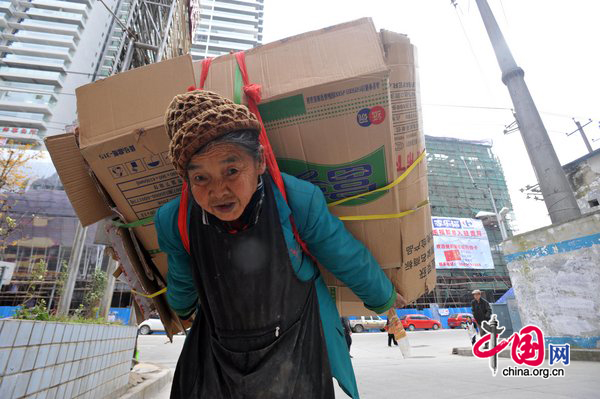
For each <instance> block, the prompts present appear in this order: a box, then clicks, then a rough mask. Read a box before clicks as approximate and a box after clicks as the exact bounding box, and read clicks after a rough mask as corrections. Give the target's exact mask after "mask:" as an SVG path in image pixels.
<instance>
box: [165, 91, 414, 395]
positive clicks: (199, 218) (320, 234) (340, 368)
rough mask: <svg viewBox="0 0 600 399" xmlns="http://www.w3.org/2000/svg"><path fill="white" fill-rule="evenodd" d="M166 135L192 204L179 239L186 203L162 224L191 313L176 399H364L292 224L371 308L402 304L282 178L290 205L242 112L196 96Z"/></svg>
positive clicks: (330, 222) (182, 303) (175, 297)
mask: <svg viewBox="0 0 600 399" xmlns="http://www.w3.org/2000/svg"><path fill="white" fill-rule="evenodd" d="M165 125H166V129H167V132H168V134H169V136H170V137H171V146H170V155H171V158H172V160H173V164H174V165H175V168H176V170H177V172H178V173H179V175H180V176H181V177H182V178H183V179H184V180H185V181H186V182H187V185H188V186H189V195H190V198H191V200H190V201H189V205H188V208H187V209H183V211H182V212H183V215H184V218H185V216H186V215H187V218H186V219H187V231H183V234H180V232H181V227H180V225H181V217H180V216H179V217H178V214H179V213H180V210H179V208H180V206H181V204H180V199H179V198H178V199H175V200H173V201H171V202H169V203H167V204H165V205H164V206H162V207H161V208H160V209H159V210H158V212H157V213H156V216H155V225H156V230H157V232H158V240H159V244H160V248H161V250H162V251H164V252H166V253H167V254H168V259H169V272H168V291H167V300H168V302H169V305H170V306H171V308H172V309H173V310H174V311H175V312H176V313H177V314H178V315H179V316H180V317H181V318H183V319H190V318H192V316H193V315H194V314H195V318H194V321H193V325H192V329H191V332H190V334H189V335H188V336H187V338H186V341H185V344H184V347H183V351H182V353H181V356H180V358H179V362H178V364H177V369H176V372H175V378H174V382H173V388H172V391H171V398H185V399H189V398H211V399H219V398H261V399H270V398H282V399H284V398H285V399H289V398H333V397H334V389H333V382H332V377H335V378H336V379H337V380H338V383H339V384H340V386H341V387H342V389H343V390H344V391H345V392H346V393H347V394H348V395H349V396H351V397H353V398H358V389H357V387H356V381H355V377H354V372H353V370H352V365H351V363H350V357H349V353H348V347H347V345H346V342H345V339H344V333H343V328H342V325H341V323H340V317H339V315H338V312H337V309H336V306H335V304H334V302H333V301H332V298H331V296H330V293H329V291H328V290H327V287H326V286H325V284H324V282H323V279H322V278H321V276H320V274H319V270H318V268H317V266H316V265H315V263H314V262H313V260H312V259H311V256H308V255H307V254H305V253H304V252H303V251H302V249H301V246H300V245H299V243H298V242H297V241H296V239H295V238H294V237H295V236H294V232H293V227H292V223H295V226H296V228H297V230H298V232H299V235H300V237H301V239H302V240H303V241H304V242H305V243H306V244H307V247H308V249H309V251H310V253H311V254H312V255H313V256H314V257H315V258H316V259H318V261H319V262H320V263H321V264H322V265H323V266H324V267H326V268H327V269H328V270H330V271H331V272H332V273H333V274H334V275H335V276H336V277H337V278H339V279H340V280H341V281H343V282H344V283H345V284H346V285H348V287H350V288H351V289H352V290H353V291H354V293H355V294H356V295H357V296H358V297H359V298H361V299H362V300H363V301H364V303H365V306H366V307H367V308H369V309H371V310H373V311H375V312H377V313H383V312H385V311H386V310H387V309H389V308H390V307H391V306H394V305H395V306H403V305H404V304H405V302H404V299H403V298H402V297H401V296H400V295H399V294H397V293H396V291H395V289H394V287H393V285H392V283H391V282H390V281H389V279H388V278H387V277H386V276H385V274H384V273H383V272H382V270H381V268H380V267H379V266H378V265H377V262H376V261H375V259H374V258H373V257H372V255H371V254H370V253H369V251H368V250H367V249H366V248H365V247H364V246H363V245H362V244H361V243H360V242H358V241H357V240H356V239H354V238H353V237H352V235H351V234H350V233H349V232H348V231H347V230H346V229H345V228H344V225H343V224H342V222H341V221H340V220H339V219H337V218H336V217H334V216H332V215H331V214H330V213H329V211H328V210H327V205H326V203H325V198H324V196H323V194H322V193H321V191H320V190H319V189H318V188H317V187H316V186H314V185H312V184H311V183H308V182H305V181H302V180H298V179H296V178H294V177H292V176H289V175H286V174H283V181H284V183H285V191H286V193H287V201H286V200H285V199H284V196H283V195H282V193H281V192H280V191H279V189H278V188H277V186H276V185H275V184H274V182H273V179H272V178H271V176H270V175H269V171H267V170H266V166H265V155H264V150H263V147H262V146H261V144H260V142H259V138H258V137H259V131H260V124H259V122H258V121H257V119H256V117H255V116H254V115H253V114H251V113H250V112H249V111H248V109H247V108H246V107H245V106H243V105H237V104H234V103H232V102H231V101H229V100H227V99H225V98H223V97H221V96H219V95H217V94H215V93H212V92H208V91H201V90H195V91H191V92H188V93H186V94H182V95H179V96H177V97H175V98H174V99H173V101H172V102H171V104H170V106H169V108H168V110H167V112H166V117H165ZM290 216H292V218H290ZM291 219H293V222H292V221H291ZM186 234H187V237H182V235H186ZM188 238H189V252H188V251H187V250H186V249H185V246H184V244H183V242H184V241H186V239H188Z"/></svg>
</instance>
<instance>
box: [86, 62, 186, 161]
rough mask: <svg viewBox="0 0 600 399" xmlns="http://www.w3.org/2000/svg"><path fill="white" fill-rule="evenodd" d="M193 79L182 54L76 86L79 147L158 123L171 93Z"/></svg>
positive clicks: (161, 120) (181, 88) (184, 86)
mask: <svg viewBox="0 0 600 399" xmlns="http://www.w3.org/2000/svg"><path fill="white" fill-rule="evenodd" d="M194 83H195V77H194V72H193V69H192V59H191V57H190V56H189V55H185V56H182V57H177V58H173V59H170V60H166V61H162V62H159V63H156V64H152V65H148V66H144V67H140V68H136V69H133V70H131V71H127V72H123V73H119V74H117V75H114V76H111V77H110V78H107V79H102V80H99V81H96V82H94V83H90V84H87V85H84V86H81V87H79V88H78V89H77V90H76V91H75V94H76V95H77V114H78V118H79V131H80V137H79V142H80V146H81V148H82V149H83V148H87V147H89V146H91V145H94V144H98V143H103V142H106V141H108V140H111V139H112V138H115V137H119V136H121V135H128V134H130V133H131V132H132V131H133V130H136V129H140V128H147V127H151V126H157V125H160V124H162V123H163V121H164V115H165V110H166V109H167V106H168V105H169V103H170V102H171V101H172V100H173V97H175V96H176V95H178V94H182V93H185V92H186V91H187V88H188V87H189V86H192V85H194Z"/></svg>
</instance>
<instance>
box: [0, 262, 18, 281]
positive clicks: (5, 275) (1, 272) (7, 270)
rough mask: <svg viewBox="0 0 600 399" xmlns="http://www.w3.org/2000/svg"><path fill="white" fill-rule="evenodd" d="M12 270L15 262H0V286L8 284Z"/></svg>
mask: <svg viewBox="0 0 600 399" xmlns="http://www.w3.org/2000/svg"><path fill="white" fill-rule="evenodd" d="M14 270H15V263H11V262H0V286H2V285H7V284H10V280H11V279H12V275H13V272H14Z"/></svg>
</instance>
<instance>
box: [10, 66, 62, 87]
mask: <svg viewBox="0 0 600 399" xmlns="http://www.w3.org/2000/svg"><path fill="white" fill-rule="evenodd" d="M0 78H2V79H3V80H13V81H17V82H24V83H36V84H48V85H54V86H59V87H62V85H63V82H62V80H63V79H62V76H61V74H60V73H58V72H48V71H37V70H32V69H22V68H11V67H6V66H0Z"/></svg>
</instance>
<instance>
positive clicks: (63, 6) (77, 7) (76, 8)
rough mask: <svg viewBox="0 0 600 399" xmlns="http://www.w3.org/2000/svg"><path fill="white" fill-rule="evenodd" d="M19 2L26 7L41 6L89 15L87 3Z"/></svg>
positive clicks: (41, 7)
mask: <svg viewBox="0 0 600 399" xmlns="http://www.w3.org/2000/svg"><path fill="white" fill-rule="evenodd" d="M19 4H20V5H21V6H23V7H25V8H39V9H44V10H55V11H65V12H69V13H75V14H81V15H83V16H84V17H87V16H88V10H87V6H86V5H85V4H79V3H71V2H67V1H55V0H32V1H27V0H19Z"/></svg>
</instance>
